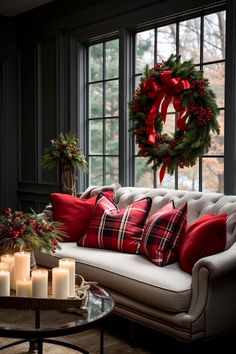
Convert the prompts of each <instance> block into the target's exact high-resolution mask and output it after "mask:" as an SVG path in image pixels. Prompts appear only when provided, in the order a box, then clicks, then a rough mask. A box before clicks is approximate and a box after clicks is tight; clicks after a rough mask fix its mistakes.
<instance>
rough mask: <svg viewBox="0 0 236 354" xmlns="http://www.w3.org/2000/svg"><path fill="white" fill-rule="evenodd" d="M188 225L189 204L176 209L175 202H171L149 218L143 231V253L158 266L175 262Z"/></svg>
mask: <svg viewBox="0 0 236 354" xmlns="http://www.w3.org/2000/svg"><path fill="white" fill-rule="evenodd" d="M186 225H187V204H184V205H182V206H181V207H179V208H177V209H174V208H173V203H172V202H169V203H168V204H167V205H165V206H164V207H163V208H162V209H160V210H158V211H157V212H156V213H155V214H153V215H152V216H151V217H150V218H149V219H148V221H147V224H146V225H145V228H144V231H143V238H142V242H141V253H143V254H145V255H147V256H148V257H149V258H150V259H151V261H152V262H153V263H155V264H156V265H158V266H165V265H166V264H170V263H173V262H175V261H176V260H177V257H178V253H179V248H180V244H181V242H182V239H183V236H184V234H185V231H186Z"/></svg>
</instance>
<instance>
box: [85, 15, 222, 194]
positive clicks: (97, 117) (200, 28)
mask: <svg viewBox="0 0 236 354" xmlns="http://www.w3.org/2000/svg"><path fill="white" fill-rule="evenodd" d="M225 15H226V14H225V11H219V12H214V13H210V14H205V15H202V16H195V17H194V18H188V19H183V20H182V19H181V21H175V22H171V23H167V24H165V25H163V23H162V24H161V25H160V26H156V27H155V28H150V27H149V28H147V29H146V30H142V31H139V32H133V33H131V32H128V31H126V32H125V31H123V30H122V31H120V36H121V37H120V38H117V39H110V40H104V41H101V42H99V43H95V42H94V43H93V44H90V45H89V46H88V51H87V54H88V55H87V59H88V60H87V63H88V65H87V66H88V75H87V87H88V95H87V97H88V100H87V112H88V114H87V119H86V124H87V123H88V162H89V179H88V183H89V184H93V185H105V184H110V183H114V182H120V183H121V184H124V183H130V184H132V183H133V184H134V185H135V186H140V187H153V186H155V185H156V182H157V186H159V178H158V171H157V174H156V175H155V173H154V172H153V170H152V166H147V165H146V162H147V159H148V158H143V157H139V156H138V149H137V146H136V144H135V143H134V145H133V147H134V148H133V153H132V154H130V151H126V149H123V150H124V151H122V149H121V147H122V146H126V145H125V142H126V141H125V138H127V134H124V132H122V131H119V127H122V124H120V120H121V122H123V121H125V119H126V118H124V116H123V114H122V110H121V109H120V110H119V102H122V103H123V106H127V107H128V102H126V100H127V98H126V97H127V96H128V95H127V90H129V88H127V87H119V85H120V82H122V79H121V78H122V73H121V74H119V63H122V60H123V58H127V60H126V61H125V59H124V62H126V63H129V59H130V57H131V58H132V62H133V65H127V67H125V66H124V67H125V69H124V71H125V72H126V70H127V77H128V79H127V81H126V82H125V80H123V82H124V86H125V85H126V84H127V82H128V81H129V82H131V81H132V82H133V86H132V88H133V89H135V88H136V87H137V86H138V83H139V81H140V77H141V75H142V73H143V70H144V67H145V65H146V64H149V65H150V66H153V65H154V63H155V62H159V61H161V60H165V59H167V58H168V57H169V56H170V54H172V53H176V54H181V57H182V60H189V59H193V61H194V64H195V65H196V67H197V68H199V69H202V70H203V71H204V76H205V78H208V79H209V82H210V86H211V88H212V89H213V91H214V92H215V93H216V99H217V104H218V107H219V110H220V114H219V116H218V121H219V123H220V129H221V131H220V135H219V136H218V135H217V136H213V135H212V144H211V148H210V150H209V152H208V153H207V155H205V156H202V157H201V158H200V159H199V160H198V163H197V164H196V166H194V167H192V168H184V169H180V168H179V169H178V170H176V172H175V175H173V176H169V175H168V174H166V175H165V178H164V180H163V183H162V187H164V188H175V189H184V190H200V191H201V190H202V191H206V192H223V191H224V112H225V103H224V87H225V27H226V23H225V22H226V20H225V17H226V16H225ZM142 28H144V27H142ZM124 33H125V35H124ZM126 35H127V42H125V37H124V36H126ZM131 37H132V38H133V41H130V38H131ZM124 42H125V43H126V44H127V45H123V46H122V44H123V43H124ZM119 43H120V45H119ZM132 43H134V44H135V45H134V46H133V45H132ZM119 46H121V48H119ZM119 53H120V56H121V58H120V59H119ZM131 53H132V55H130V54H131ZM119 75H121V78H120V81H119ZM131 79H132V80H131ZM131 91H132V90H131V89H130V93H131ZM119 92H120V95H121V97H119ZM123 92H124V96H123V97H122V94H123ZM176 118H177V117H176V113H175V112H174V109H173V107H172V105H170V106H169V109H168V113H167V120H166V124H165V129H166V130H167V132H168V133H171V132H173V131H174V129H175V125H176ZM122 120H123V121H122ZM129 124H130V122H128V124H124V126H126V127H127V125H129ZM127 130H128V129H127ZM126 133H127V132H126ZM119 146H120V149H119ZM127 150H128V149H127ZM119 151H122V154H123V155H124V156H121V155H122V154H121V155H119ZM125 154H127V156H125ZM122 161H128V163H127V167H126V169H127V170H128V175H129V176H128V178H127V179H126V181H120V180H119V166H124V164H122V163H120V162H122ZM120 175H121V174H120ZM129 181H133V182H129Z"/></svg>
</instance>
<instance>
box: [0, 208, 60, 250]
mask: <svg viewBox="0 0 236 354" xmlns="http://www.w3.org/2000/svg"><path fill="white" fill-rule="evenodd" d="M65 236H66V234H65V233H64V232H63V231H62V225H61V224H60V223H58V222H54V221H52V222H49V221H46V220H45V219H44V218H42V217H40V216H38V215H37V214H35V213H33V214H30V213H23V212H22V211H12V210H11V208H7V209H5V210H4V211H3V212H2V214H1V215H0V247H1V249H4V250H14V249H15V250H28V251H31V252H32V251H35V250H39V251H40V250H44V251H46V252H47V253H51V252H55V251H56V249H61V247H60V244H59V241H60V240H62V238H64V237H65Z"/></svg>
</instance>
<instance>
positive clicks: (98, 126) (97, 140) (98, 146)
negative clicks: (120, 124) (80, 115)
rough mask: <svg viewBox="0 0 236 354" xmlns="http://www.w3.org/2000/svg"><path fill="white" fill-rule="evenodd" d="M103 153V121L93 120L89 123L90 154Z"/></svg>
mask: <svg viewBox="0 0 236 354" xmlns="http://www.w3.org/2000/svg"><path fill="white" fill-rule="evenodd" d="M102 153H103V121H102V120H101V119H98V120H92V121H90V123H89V154H94V155H97V154H98V155H101V154H102Z"/></svg>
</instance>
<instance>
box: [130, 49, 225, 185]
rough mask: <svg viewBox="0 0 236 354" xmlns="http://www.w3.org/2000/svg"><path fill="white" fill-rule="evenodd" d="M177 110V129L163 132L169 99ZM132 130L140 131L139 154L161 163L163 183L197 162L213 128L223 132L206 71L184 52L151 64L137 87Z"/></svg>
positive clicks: (206, 148)
mask: <svg viewBox="0 0 236 354" xmlns="http://www.w3.org/2000/svg"><path fill="white" fill-rule="evenodd" d="M171 102H172V103H173V107H174V110H175V112H176V113H177V121H176V130H175V132H174V133H173V134H172V135H169V134H167V133H164V132H163V127H164V124H165V121H166V117H167V110H168V107H169V104H170V103H171ZM129 113H130V119H131V120H132V121H133V125H132V128H131V130H132V131H133V132H134V134H135V136H136V143H137V144H138V146H139V152H138V155H139V156H143V157H146V156H147V157H149V159H148V161H147V164H150V163H152V164H153V168H155V169H156V168H157V167H161V168H160V174H159V176H160V182H162V180H163V177H164V175H165V173H166V172H167V173H169V174H171V175H172V174H173V173H174V171H175V169H176V167H180V168H184V167H190V166H193V165H195V163H196V160H197V158H198V157H200V156H202V155H203V154H206V153H207V152H208V149H209V147H210V145H211V135H210V133H211V131H212V132H213V133H217V134H219V133H220V129H219V123H218V121H217V115H218V107H217V104H216V101H215V94H214V92H213V91H212V90H211V88H210V87H209V81H208V80H207V79H205V78H204V76H203V72H202V71H201V70H197V69H196V67H195V66H194V64H193V61H192V60H188V61H185V62H183V63H181V56H180V55H173V54H172V55H171V56H170V57H169V59H168V60H166V61H163V62H160V63H156V64H155V65H154V67H153V68H151V69H150V68H149V66H146V69H145V73H144V75H143V77H142V78H141V82H140V84H139V86H138V88H137V89H136V90H135V92H134V94H133V98H132V100H131V102H130V103H129Z"/></svg>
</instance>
